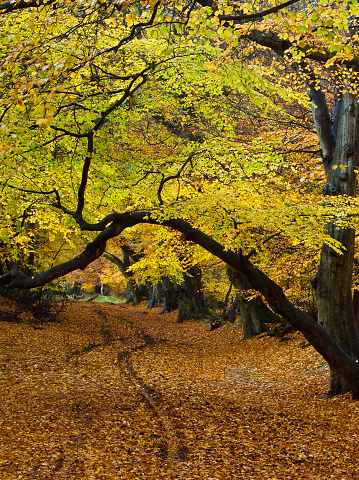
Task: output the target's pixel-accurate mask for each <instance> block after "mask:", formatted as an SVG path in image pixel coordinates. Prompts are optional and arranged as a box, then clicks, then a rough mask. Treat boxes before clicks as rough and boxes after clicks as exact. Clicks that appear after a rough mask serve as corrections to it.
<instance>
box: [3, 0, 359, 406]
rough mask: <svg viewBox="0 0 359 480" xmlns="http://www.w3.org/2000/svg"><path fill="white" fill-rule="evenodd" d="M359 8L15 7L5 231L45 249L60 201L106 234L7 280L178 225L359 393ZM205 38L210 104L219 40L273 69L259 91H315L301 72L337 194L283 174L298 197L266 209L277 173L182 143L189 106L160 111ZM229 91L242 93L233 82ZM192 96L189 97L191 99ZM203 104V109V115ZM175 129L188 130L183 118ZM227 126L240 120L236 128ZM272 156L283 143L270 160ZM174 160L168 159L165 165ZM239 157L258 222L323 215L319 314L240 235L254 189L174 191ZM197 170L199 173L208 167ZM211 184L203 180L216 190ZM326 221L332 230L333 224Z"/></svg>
mask: <svg viewBox="0 0 359 480" xmlns="http://www.w3.org/2000/svg"><path fill="white" fill-rule="evenodd" d="M357 10H358V7H357V5H356V4H355V3H354V2H348V4H347V5H344V6H338V5H337V2H334V1H330V0H326V1H322V2H313V3H311V2H307V3H306V2H303V1H302V0H300V1H299V0H289V1H287V2H285V3H283V4H279V5H275V4H273V5H272V6H271V4H270V2H266V7H265V8H258V9H255V8H253V7H252V6H251V5H250V4H249V3H247V2H211V1H210V2H207V1H195V2H171V1H167V2H166V1H160V0H158V1H151V0H149V1H141V2H137V1H122V0H110V1H108V2H96V1H88V2H87V1H85V2H81V3H77V2H73V1H68V0H63V1H62V2H58V1H56V2H55V1H51V0H48V1H41V0H39V1H34V2H26V1H15V2H5V3H3V4H0V14H1V15H2V19H3V35H2V38H1V45H0V47H1V62H2V71H1V74H0V90H1V93H2V95H1V96H2V100H1V103H2V113H1V115H0V119H1V122H2V123H1V149H2V150H1V154H2V157H3V159H4V160H3V161H2V163H1V170H2V172H1V174H2V178H3V189H2V196H3V203H2V214H1V215H2V219H3V232H4V233H3V240H4V241H8V242H9V243H11V242H12V243H13V244H14V245H16V247H17V250H19V249H22V250H23V252H27V251H28V252H30V250H31V244H30V243H31V242H28V241H27V236H26V230H25V229H26V225H27V224H29V222H34V221H35V219H36V222H38V224H39V225H40V226H41V225H42V223H41V222H43V221H44V219H43V218H42V215H38V213H37V211H38V210H40V211H41V212H43V211H44V210H46V211H47V212H49V213H48V214H47V215H48V216H47V217H46V221H47V222H51V219H52V218H53V219H55V218H56V219H57V221H58V219H60V223H62V224H63V226H62V229H59V231H60V232H61V235H63V236H65V237H66V236H67V237H68V238H70V237H71V236H72V235H73V233H72V232H73V231H72V226H73V223H75V224H76V225H77V226H78V229H79V231H86V232H87V235H90V236H91V235H92V239H91V240H90V241H89V243H88V244H87V246H86V248H85V249H84V250H83V251H82V253H79V254H78V255H76V256H74V257H73V258H70V259H69V260H67V261H64V262H62V263H59V264H57V265H56V266H53V267H52V268H49V269H47V270H45V271H42V272H41V273H35V274H33V275H26V274H25V273H24V272H23V271H22V270H21V268H14V269H12V270H11V271H9V272H6V273H4V274H3V275H2V276H1V277H0V284H1V285H6V287H7V288H10V289H11V288H21V289H29V288H35V287H38V286H41V285H45V284H46V283H48V282H50V281H51V280H53V279H55V278H58V277H60V276H63V275H66V274H67V273H69V272H71V271H73V270H75V269H84V268H85V267H86V266H87V265H89V264H90V263H91V262H92V261H94V260H95V259H97V258H98V257H99V256H100V255H102V254H103V253H104V251H105V249H106V244H107V242H108V241H109V240H110V239H111V238H113V237H116V236H118V235H121V233H122V232H124V230H126V229H129V228H132V227H135V226H136V225H138V224H153V225H162V226H164V227H167V228H171V229H174V230H176V231H178V232H180V233H181V234H182V236H183V238H185V239H186V240H188V241H191V242H193V243H194V244H196V245H199V246H201V247H203V248H204V249H205V250H207V251H208V252H210V253H212V254H213V255H215V256H216V257H218V258H220V259H221V260H222V261H223V262H225V263H226V264H227V265H228V266H229V267H231V268H233V269H234V270H235V271H236V272H238V274H240V275H242V276H243V277H244V278H245V279H246V281H248V283H249V284H250V286H251V287H252V288H253V289H255V290H257V291H258V292H260V293H261V294H262V295H263V296H264V298H265V299H266V301H267V302H268V304H269V305H270V307H271V308H272V309H273V310H274V312H276V313H277V314H278V315H280V316H281V317H283V318H285V319H286V320H287V321H288V322H289V323H291V324H292V325H293V326H294V327H295V328H296V329H298V330H300V331H301V332H303V334H304V335H305V337H306V338H307V339H308V341H309V342H311V343H312V345H313V346H314V347H315V348H316V349H317V351H318V352H320V353H321V354H322V355H323V356H324V358H325V359H326V360H327V361H328V363H329V364H330V366H331V372H332V373H331V389H330V394H331V395H333V394H337V393H341V392H345V391H347V390H348V389H349V388H350V389H352V390H353V395H354V397H355V398H358V397H359V364H358V360H357V357H359V352H358V349H359V340H358V328H357V325H356V323H355V317H354V310H353V302H352V292H351V277H352V266H353V255H354V242H355V234H354V228H353V227H354V220H355V216H356V209H355V206H356V203H355V191H356V166H357V165H356V164H357V161H358V160H357V156H358V151H359V150H358V145H357V143H358V142H357V137H358V132H357V130H358V128H359V126H358V122H357V116H358V114H359V111H358V108H359V107H358V101H357V97H356V75H357V73H356V71H357V68H358V66H359V60H358V56H357V49H358V47H357V41H358V39H357V33H356V29H357V26H356V16H357V13H358V12H357ZM199 46H200V47H201V52H200V53H201V58H202V60H201V68H197V66H196V68H195V69H194V70H193V73H192V75H193V76H192V82H194V84H197V86H198V85H199V88H201V89H203V90H204V95H203V101H205V99H206V98H208V97H211V98H213V97H215V96H216V95H218V94H219V92H218V91H216V89H215V86H214V85H212V88H213V91H211V90H210V89H209V90H208V91H206V90H205V86H204V82H203V71H206V74H207V77H206V81H207V80H208V82H210V80H209V79H210V74H211V73H212V74H213V75H215V74H216V68H217V67H218V64H217V67H216V66H215V64H214V63H213V62H212V63H211V58H210V57H211V55H213V52H214V51H215V49H216V48H217V49H222V50H221V51H222V53H221V55H220V57H221V61H222V63H223V64H226V63H229V62H231V60H232V59H231V55H232V54H233V52H235V53H236V54H238V52H240V53H241V54H242V55H239V54H238V57H239V60H240V61H241V71H242V73H243V72H246V75H247V77H246V78H247V79H250V78H253V75H257V76H258V78H261V82H260V83H259V84H257V85H254V87H253V89H251V91H252V93H253V92H254V94H255V95H256V96H257V99H258V97H259V96H260V92H261V89H262V88H264V87H263V85H266V86H268V85H272V91H273V89H275V88H277V90H278V94H280V91H282V92H283V90H286V89H287V90H288V95H289V96H291V98H292V100H293V101H298V99H299V98H302V96H301V94H300V89H301V87H300V86H299V84H296V85H294V87H293V88H291V89H288V85H289V83H288V84H285V83H283V82H285V81H286V80H288V82H289V81H290V82H293V84H295V82H296V80H295V79H294V75H295V76H296V78H297V81H298V82H301V85H303V88H304V90H305V92H306V94H307V96H308V103H309V105H310V108H311V110H312V118H313V122H314V127H315V130H316V133H317V137H318V140H319V143H320V147H321V151H322V159H323V161H322V164H323V169H324V172H325V175H326V181H325V185H324V187H323V192H322V193H323V194H324V195H325V197H319V198H317V200H313V198H312V197H313V196H315V194H316V192H315V191H310V189H309V190H308V191H301V192H300V195H299V196H298V195H297V196H296V195H295V193H293V192H292V191H291V190H290V188H288V189H286V190H284V187H283V185H282V187H281V188H279V189H278V186H277V185H276V182H275V179H273V177H271V182H273V185H274V189H276V188H277V189H278V190H279V193H281V194H282V195H283V194H285V195H286V196H287V197H288V198H284V199H283V198H282V199H281V200H278V199H277V200H276V202H273V204H272V205H271V207H270V208H269V209H267V210H266V211H264V207H263V204H264V203H266V201H267V200H268V199H269V198H272V197H270V196H269V194H268V189H269V187H270V183H266V184H265V185H264V187H263V185H261V188H259V185H257V186H256V187H255V188H254V189H253V191H251V192H249V190H248V189H247V190H246V186H245V185H246V183H245V182H246V181H247V183H248V184H250V185H253V183H255V182H256V175H255V172H252V173H251V174H250V175H243V174H241V173H240V172H241V168H242V165H239V164H238V163H237V164H236V163H235V161H234V160H233V158H237V157H236V156H238V149H237V151H235V152H234V150H231V148H229V147H228V146H227V147H226V151H225V152H224V151H220V148H219V146H218V145H214V143H213V142H212V143H211V142H210V141H209V140H208V139H203V138H201V136H200V135H199V136H198V135H194V136H192V140H194V141H195V144H196V145H195V148H193V144H191V145H190V146H189V145H188V144H186V143H181V144H179V142H178V141H174V140H173V141H170V142H168V141H167V139H166V130H165V129H166V128H167V127H168V123H167V122H168V120H167V117H168V116H171V115H173V112H172V113H171V115H170V114H169V113H168V111H167V110H166V109H165V110H164V111H163V113H161V114H160V115H158V113H157V112H155V111H154V110H155V109H156V108H157V109H159V108H160V107H159V106H160V105H161V101H162V99H161V98H158V97H156V92H157V91H158V89H157V85H158V84H159V83H161V82H165V83H166V82H167V83H168V82H169V80H170V79H171V78H173V77H176V72H177V71H178V68H179V67H178V65H179V64H180V62H184V64H186V62H187V65H188V66H189V67H188V68H190V65H191V62H193V64H195V63H196V58H197V57H198V47H199ZM213 49H214V50H213ZM268 52H270V53H268ZM208 58H209V60H208ZM206 62H207V63H206ZM208 64H210V65H209V66H208ZM212 67H213V68H212ZM253 72H254V73H253ZM234 78H235V72H233V79H234ZM231 82H232V78H230V79H227V86H228V83H229V86H230V87H231V86H232V85H231ZM221 88H222V91H224V92H227V90H226V89H225V85H222V86H221ZM223 88H224V90H223ZM141 95H143V96H144V97H143V98H147V99H150V100H151V102H152V107H151V108H152V111H151V109H147V110H146V108H143V107H142V106H141V104H140V105H137V106H136V102H138V98H140V99H141V98H142V97H141ZM242 95H244V93H243V92H242ZM248 95H249V92H248ZM273 95H274V94H273ZM182 96H183V94H182V93H181V92H180V93H179V95H178V99H177V100H178V102H181V97H182ZM253 98H254V97H253ZM288 98H289V97H288ZM153 105H156V107H155V108H154V107H153ZM273 105H275V102H273ZM277 106H278V105H277ZM170 107H171V108H173V107H174V105H170V106H168V108H170ZM269 107H270V105H269ZM273 108H274V107H273ZM145 110H146V111H145ZM283 111H284V110H283ZM208 112H209V114H210V115H209V117H210V123H211V124H215V123H216V122H217V127H218V120H217V118H220V117H221V113H222V112H220V111H219V110H218V109H217V113H216V110H215V109H214V110H210V109H209V110H208ZM208 112H204V113H208ZM149 115H151V116H152V118H153V119H154V122H152V127H151V128H150V127H149V128H148V130H146V136H145V137H144V138H145V139H146V149H145V150H144V149H143V148H141V139H140V138H136V135H129V132H128V130H127V125H130V124H133V125H136V122H137V125H139V124H140V123H141V121H142V120H143V118H147V119H148V116H149ZM191 115H193V109H192V108H191V106H190V105H189V106H188V112H187V119H188V122H189V123H191ZM131 122H132V123H131ZM156 122H157V123H156ZM172 123H173V122H172ZM147 125H149V122H147ZM154 125H156V126H157V127H158V128H157V129H156V128H154ZM174 127H175V128H177V129H178V128H180V127H181V122H177V124H175V125H174ZM221 128H222V130H226V127H225V124H223V125H222V126H221ZM232 133H233V131H232ZM234 133H235V132H234ZM134 134H136V129H134ZM167 134H168V132H167ZM156 135H157V136H158V135H159V136H160V137H161V135H162V138H157V141H156V150H154V149H152V145H153V142H152V140H153V138H154V137H155V136H156ZM182 137H185V135H182ZM188 139H190V138H188ZM212 140H213V139H212ZM159 145H160V148H159V147H158V146H159ZM142 146H143V145H142ZM262 147H263V144H262ZM119 151H123V152H126V155H119V153H118V152H119ZM233 152H234V153H233ZM272 153H273V152H272V151H270V150H268V149H267V157H268V159H269V158H270V157H271V154H272ZM242 155H245V151H244V150H243V149H242ZM179 156H180V157H182V158H183V161H179ZM232 157H233V158H232ZM163 158H166V162H164V163H161V164H160V159H163ZM223 158H224V159H225V160H224V162H222V164H221V166H222V167H223V170H224V171H227V174H228V176H230V177H235V179H236V181H237V183H238V185H240V188H242V189H243V192H245V193H246V194H247V193H248V197H249V198H250V200H251V201H252V203H251V202H249V204H248V203H247V211H248V212H249V211H250V210H251V209H252V210H253V211H254V212H255V213H256V215H257V217H255V215H253V214H252V217H251V221H252V222H259V219H260V220H261V221H260V222H259V223H260V224H261V226H263V225H264V219H266V221H267V222H269V223H270V222H271V226H272V228H273V227H274V226H275V225H277V226H278V222H279V219H280V218H281V215H282V216H285V218H286V222H285V223H286V226H287V228H286V229H285V231H286V232H287V233H288V232H289V233H288V234H289V235H292V236H295V235H294V234H293V232H296V235H299V233H298V232H299V231H300V230H304V231H306V232H309V231H310V228H309V227H308V225H309V224H311V223H310V222H312V221H313V222H314V220H313V219H316V220H318V219H319V220H318V222H317V229H316V230H315V232H316V235H317V238H319V239H322V240H324V244H323V247H322V251H321V260H320V267H319V271H318V275H317V276H316V278H315V279H313V286H314V288H315V290H316V298H317V303H318V317H319V318H318V320H319V321H318V322H316V321H315V320H314V319H313V318H312V317H310V316H309V315H308V314H306V313H305V312H304V311H302V310H300V309H298V308H296V307H295V306H294V305H293V304H292V303H291V302H290V301H289V300H288V298H287V297H286V296H285V294H284V292H283V290H282V288H281V287H280V286H279V285H278V284H276V283H275V282H274V281H273V280H271V279H270V278H269V277H268V276H267V275H266V274H265V273H264V272H263V271H261V270H260V269H259V268H258V265H256V264H254V263H253V259H254V255H255V252H256V249H255V248H251V249H249V251H247V252H246V251H244V249H243V248H242V247H243V242H242V243H241V242H240V241H238V238H240V234H239V233H238V231H240V230H241V229H242V228H243V229H244V228H247V225H246V224H247V223H248V221H249V214H248V215H247V217H246V218H245V219H244V221H241V220H240V218H241V208H242V207H243V204H241V203H236V201H237V202H238V200H236V197H238V191H235V190H231V189H232V188H234V184H233V183H232V184H230V183H228V182H226V181H223V182H222V186H223V188H221V189H218V195H217V196H216V195H213V196H212V203H211V207H210V208H209V206H208V204H206V203H205V202H203V203H201V204H199V203H198V201H199V199H198V198H197V197H196V195H194V194H193V192H191V191H190V187H189V186H188V185H187V186H186V188H187V190H186V192H185V194H184V195H182V192H181V195H175V194H174V193H172V194H170V195H169V194H168V191H167V190H166V189H167V187H168V185H170V183H171V182H173V181H180V180H181V178H183V172H184V171H185V169H186V168H187V167H189V166H190V167H193V165H194V164H195V163H196V166H197V168H199V169H201V171H202V172H203V171H205V173H206V174H207V176H209V180H210V183H211V185H212V186H213V185H214V186H216V185H217V184H218V182H217V181H218V178H217V177H216V175H214V174H213V169H214V168H215V165H217V166H218V164H220V163H221V161H220V160H219V159H222V160H223ZM251 158H254V157H251ZM146 162H148V164H149V165H150V167H149V168H147V169H146V168H144V164H146ZM211 162H212V163H211ZM159 165H161V169H160V170H159V169H158V167H159ZM232 166H233V170H232ZM228 170H229V172H228ZM268 171H271V170H270V168H269V170H268ZM272 173H273V171H272ZM262 176H263V172H262ZM191 179H192V180H193V182H195V181H196V176H195V175H193V176H192V178H191ZM187 180H188V179H187ZM216 182H217V183H216ZM273 185H272V187H273ZM205 190H206V189H205V188H203V186H198V188H197V193H200V194H201V199H203V198H204V197H203V195H205ZM233 192H235V194H233ZM165 193H166V195H167V197H166V196H165ZM171 195H172V196H171ZM224 195H225V196H227V197H228V198H229V199H230V200H231V201H230V202H229V203H230V204H231V209H230V212H229V215H228V218H227V219H223V216H222V217H221V218H222V220H221V222H219V221H218V216H217V213H218V211H219V210H220V211H221V212H222V211H226V209H227V210H228V208H227V207H228V205H227V204H226V205H223V204H221V198H223V196H224ZM308 197H310V198H311V199H312V202H313V203H312V204H311V205H308V208H306V207H305V206H303V204H305V199H306V198H308ZM216 199H217V200H216ZM196 202H197V206H196ZM216 202H217V203H216ZM250 203H251V205H250ZM279 203H281V209H278V211H277V214H276V215H274V214H273V210H275V207H274V205H278V204H279ZM258 204H261V208H257V206H258ZM216 207H217V208H216ZM222 207H223V208H222ZM25 211H26V215H25V216H24V212H25ZM208 212H210V214H208ZM263 212H264V213H263ZM278 212H281V213H278ZM205 213H207V219H208V218H209V217H212V220H213V221H212V223H211V222H209V227H206V223H205V222H203V219H204V218H206V215H205ZM272 214H273V215H272ZM271 215H272V216H271ZM201 217H203V218H201ZM24 218H25V220H24V221H23V220H22V219H24ZM19 219H20V220H19ZM323 220H326V226H325V231H321V227H320V226H321V225H322V224H323ZM321 221H322V223H321ZM71 222H72V224H71ZM216 227H218V228H217V229H216ZM231 228H233V233H231ZM313 228H314V227H313ZM268 230H271V229H268ZM308 235H309V234H308ZM250 246H251V245H250Z"/></svg>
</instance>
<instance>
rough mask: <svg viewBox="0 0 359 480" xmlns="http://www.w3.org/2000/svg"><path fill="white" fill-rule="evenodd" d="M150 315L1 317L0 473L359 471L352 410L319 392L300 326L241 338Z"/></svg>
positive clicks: (127, 475) (316, 365) (84, 308)
mask: <svg viewBox="0 0 359 480" xmlns="http://www.w3.org/2000/svg"><path fill="white" fill-rule="evenodd" d="M160 310H161V309H160V308H154V309H152V310H147V309H146V307H145V306H144V305H143V304H141V305H139V306H137V307H132V306H128V305H123V304H121V305H105V304H101V305H100V304H96V305H94V304H91V303H85V302H78V301H74V302H69V303H68V305H67V307H66V310H65V311H64V313H63V314H62V318H61V321H60V322H58V323H55V322H52V323H47V324H44V325H42V327H41V328H37V329H32V328H27V326H28V324H27V323H26V320H24V318H22V321H21V322H19V323H13V322H9V321H2V322H0V354H1V355H0V391H1V417H0V439H1V450H0V475H1V478H2V479H4V480H20V479H37V480H52V479H66V480H67V479H81V480H82V479H83V480H85V479H86V480H112V479H116V480H125V479H126V480H136V479H139V480H142V479H151V480H157V479H162V478H164V479H168V480H172V479H173V480H175V479H188V480H195V479H198V478H199V479H205V480H222V479H238V480H241V479H271V480H275V479H297V478H301V479H304V478H305V479H332V478H333V479H336V480H338V479H339V480H340V479H345V480H347V479H356V478H359V465H358V458H359V455H358V453H359V452H358V441H357V440H358V439H357V436H358V433H357V418H358V413H359V404H358V403H357V402H353V401H352V400H351V398H350V395H349V394H348V395H342V396H339V397H335V398H333V399H327V398H325V395H326V392H327V390H328V380H329V370H328V367H327V365H326V364H325V362H323V359H322V357H321V356H320V355H319V354H317V353H316V352H315V350H314V349H313V348H312V347H310V346H308V347H307V348H301V346H302V345H303V337H302V336H301V335H300V334H297V333H296V334H292V335H291V337H290V338H289V339H288V341H287V342H280V341H279V340H278V339H275V338H272V337H267V336H262V337H256V338H253V339H251V340H247V341H243V340H242V339H243V331H242V328H241V326H240V325H239V324H238V323H235V324H229V325H225V326H224V327H222V328H219V329H217V330H215V331H213V332H210V331H209V328H208V326H207V325H206V324H205V322H198V321H193V322H186V323H183V324H177V323H176V312H174V313H170V314H163V315H162V314H160ZM2 311H4V312H5V311H6V320H8V319H9V304H8V303H5V302H2V303H1V309H0V313H1V312H2ZM29 321H31V319H28V322H29Z"/></svg>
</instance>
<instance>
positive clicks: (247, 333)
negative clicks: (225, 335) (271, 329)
mask: <svg viewBox="0 0 359 480" xmlns="http://www.w3.org/2000/svg"><path fill="white" fill-rule="evenodd" d="M227 273H228V276H229V278H230V280H231V281H232V282H233V285H234V287H235V288H236V289H237V290H239V292H240V293H239V294H238V309H239V312H240V314H241V317H242V322H243V334H244V339H245V340H248V339H249V338H252V337H255V336H256V335H260V334H261V333H264V332H266V331H268V327H267V325H266V323H278V322H280V323H282V322H283V320H282V319H281V318H280V317H279V316H278V315H276V314H275V313H274V312H272V310H270V308H268V307H267V305H266V304H265V303H264V302H263V300H262V299H261V297H259V296H258V297H256V298H252V299H251V300H247V298H246V294H245V292H246V291H248V290H250V289H251V286H250V284H249V283H248V281H247V280H246V279H245V278H244V277H243V276H241V275H240V274H239V273H238V272H235V271H234V270H233V269H230V268H228V269H227Z"/></svg>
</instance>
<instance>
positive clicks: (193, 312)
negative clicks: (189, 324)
mask: <svg viewBox="0 0 359 480" xmlns="http://www.w3.org/2000/svg"><path fill="white" fill-rule="evenodd" d="M204 309H205V304H204V295H203V290H202V281H201V269H200V268H199V267H198V266H197V265H194V266H193V267H191V268H190V269H189V270H188V274H185V275H184V279H183V282H182V284H181V287H180V289H179V292H178V317H177V322H178V323H181V322H185V321H186V320H191V319H192V318H198V317H200V316H201V315H203V312H204Z"/></svg>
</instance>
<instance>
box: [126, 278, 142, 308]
mask: <svg viewBox="0 0 359 480" xmlns="http://www.w3.org/2000/svg"><path fill="white" fill-rule="evenodd" d="M140 301H141V294H140V290H139V288H138V286H137V284H136V282H135V281H134V280H133V279H132V278H130V279H129V280H127V285H126V303H131V302H132V305H133V306H134V307H135V306H136V305H138V304H139V303H140Z"/></svg>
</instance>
